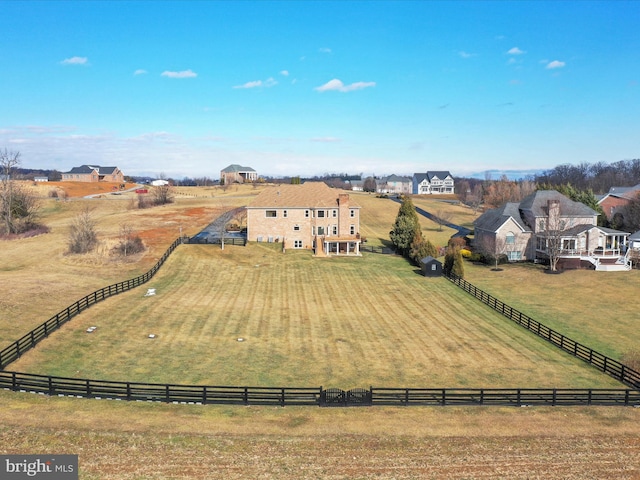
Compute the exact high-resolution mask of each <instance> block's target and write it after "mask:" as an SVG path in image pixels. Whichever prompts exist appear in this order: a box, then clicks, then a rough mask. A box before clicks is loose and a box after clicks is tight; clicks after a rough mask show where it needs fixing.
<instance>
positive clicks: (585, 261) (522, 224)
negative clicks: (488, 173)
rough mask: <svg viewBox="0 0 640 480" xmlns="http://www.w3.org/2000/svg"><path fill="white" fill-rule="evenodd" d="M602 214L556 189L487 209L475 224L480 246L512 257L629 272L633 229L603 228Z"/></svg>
mask: <svg viewBox="0 0 640 480" xmlns="http://www.w3.org/2000/svg"><path fill="white" fill-rule="evenodd" d="M597 219H598V213H597V212H596V211H595V210H593V209H591V208H589V207H587V206H586V205H584V204H582V203H580V202H574V201H573V200H570V199H569V198H567V197H565V196H564V195H562V194H561V193H559V192H557V191H555V190H538V191H537V192H534V193H532V194H531V195H529V196H527V197H526V198H525V199H523V200H522V202H520V203H506V204H504V205H502V206H501V207H499V208H495V209H491V210H487V211H486V212H484V213H483V214H482V215H481V216H480V217H478V218H477V219H476V221H475V222H474V227H475V234H474V245H475V246H476V248H480V249H484V250H488V251H491V252H492V253H493V254H495V255H506V256H507V258H508V259H509V260H510V261H519V260H531V261H545V262H546V261H549V260H550V258H551V257H553V256H555V257H557V258H559V263H558V267H559V268H584V267H591V268H595V269H596V270H609V271H612V270H629V269H630V268H631V263H630V261H629V255H628V249H627V248H626V245H627V238H628V237H629V233H626V232H621V231H618V230H613V229H611V228H605V227H599V226H598V222H597Z"/></svg>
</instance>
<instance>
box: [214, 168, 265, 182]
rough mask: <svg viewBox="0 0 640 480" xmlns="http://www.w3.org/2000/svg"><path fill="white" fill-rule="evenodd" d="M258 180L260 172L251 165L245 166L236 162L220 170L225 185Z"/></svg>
mask: <svg viewBox="0 0 640 480" xmlns="http://www.w3.org/2000/svg"><path fill="white" fill-rule="evenodd" d="M256 180H258V172H256V171H255V170H254V169H253V168H251V167H243V166H242V165H238V164H235V163H234V164H231V165H229V166H228V167H225V168H223V169H222V170H220V182H221V183H222V184H223V185H230V184H232V183H251V182H255V181H256Z"/></svg>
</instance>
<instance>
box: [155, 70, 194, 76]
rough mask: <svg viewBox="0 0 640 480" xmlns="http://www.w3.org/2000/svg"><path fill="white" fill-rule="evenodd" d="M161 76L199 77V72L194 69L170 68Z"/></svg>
mask: <svg viewBox="0 0 640 480" xmlns="http://www.w3.org/2000/svg"><path fill="white" fill-rule="evenodd" d="M160 76H161V77H168V78H193V77H197V76H198V74H197V73H196V72H194V71H192V70H191V69H189V70H182V71H181V72H170V71H169V70H165V71H164V72H162V73H161V74H160Z"/></svg>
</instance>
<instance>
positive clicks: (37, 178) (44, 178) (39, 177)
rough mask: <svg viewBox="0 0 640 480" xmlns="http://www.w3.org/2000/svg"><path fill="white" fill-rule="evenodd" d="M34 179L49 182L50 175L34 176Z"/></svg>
mask: <svg viewBox="0 0 640 480" xmlns="http://www.w3.org/2000/svg"><path fill="white" fill-rule="evenodd" d="M33 181H34V182H48V181H49V177H41V176H38V177H33Z"/></svg>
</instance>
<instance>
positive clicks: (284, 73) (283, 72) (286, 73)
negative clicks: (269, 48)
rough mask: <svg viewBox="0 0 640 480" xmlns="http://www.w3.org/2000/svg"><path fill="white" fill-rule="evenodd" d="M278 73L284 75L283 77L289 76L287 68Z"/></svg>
mask: <svg viewBox="0 0 640 480" xmlns="http://www.w3.org/2000/svg"><path fill="white" fill-rule="evenodd" d="M280 75H282V76H284V77H288V76H289V70H282V71H281V72H280Z"/></svg>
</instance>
